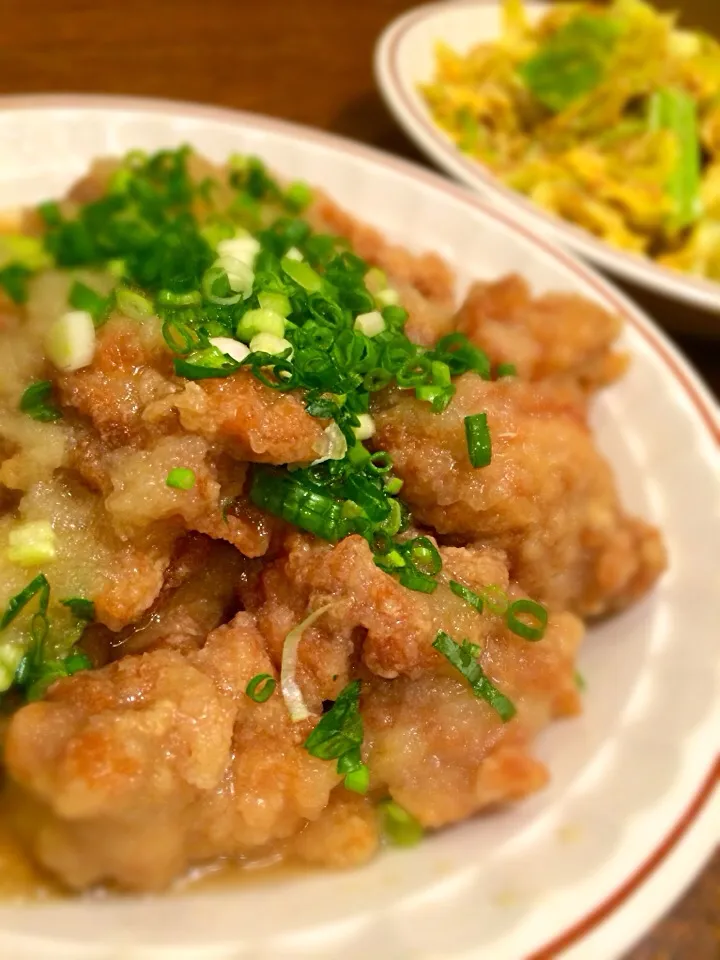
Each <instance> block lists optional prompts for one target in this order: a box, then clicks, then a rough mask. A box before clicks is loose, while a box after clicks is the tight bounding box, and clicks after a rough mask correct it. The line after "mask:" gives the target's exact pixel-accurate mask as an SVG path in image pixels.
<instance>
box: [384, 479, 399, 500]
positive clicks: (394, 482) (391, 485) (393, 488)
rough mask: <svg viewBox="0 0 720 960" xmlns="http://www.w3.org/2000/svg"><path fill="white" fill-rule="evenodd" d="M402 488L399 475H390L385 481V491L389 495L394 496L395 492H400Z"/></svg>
mask: <svg viewBox="0 0 720 960" xmlns="http://www.w3.org/2000/svg"><path fill="white" fill-rule="evenodd" d="M402 488H403V481H402V480H401V479H400V477H390V479H389V480H386V481H385V493H387V495H388V496H389V497H394V496H395V495H396V494H398V493H400V491H401V490H402Z"/></svg>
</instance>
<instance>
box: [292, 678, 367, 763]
mask: <svg viewBox="0 0 720 960" xmlns="http://www.w3.org/2000/svg"><path fill="white" fill-rule="evenodd" d="M362 742H363V721H362V716H361V714H360V681H359V680H353V681H352V682H351V683H349V684H348V685H347V686H346V687H344V688H343V690H341V691H340V693H339V694H338V696H337V700H336V701H335V703H334V704H333V705H332V707H331V708H330V709H329V710H328V712H327V713H325V714H323V716H322V717H321V718H320V719H319V720H318V723H317V726H316V727H315V729H314V730H313V731H312V732H311V733H310V736H309V737H308V738H307V740H306V741H305V749H306V750H307V752H308V753H309V754H311V755H312V756H313V757H318V758H319V759H320V760H337V761H338V765H337V771H338V773H343V772H346V773H347V772H353V771H355V770H358V769H360V768H359V767H358V766H356V763H357V762H358V761H359V751H360V747H361V746H362ZM348 753H349V754H350V758H349V760H348V759H345V756H346V755H347V754H348ZM348 765H350V766H351V767H352V769H351V770H350V771H348V770H347V767H348ZM356 780H357V778H356ZM351 782H356V781H351Z"/></svg>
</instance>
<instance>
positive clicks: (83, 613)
mask: <svg viewBox="0 0 720 960" xmlns="http://www.w3.org/2000/svg"><path fill="white" fill-rule="evenodd" d="M60 603H61V604H62V605H63V606H64V607H67V608H68V610H70V612H71V613H72V614H73V616H75V617H77V618H78V620H87V621H88V623H92V621H93V620H94V619H95V604H94V603H93V601H92V600H87V599H86V598H85V597H68V598H67V599H66V600H61V601H60Z"/></svg>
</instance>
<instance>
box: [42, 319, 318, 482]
mask: <svg viewBox="0 0 720 960" xmlns="http://www.w3.org/2000/svg"><path fill="white" fill-rule="evenodd" d="M58 387H59V391H60V397H61V399H62V402H63V404H64V405H65V406H66V407H71V408H72V409H73V410H74V411H77V413H79V414H82V415H83V416H84V417H86V418H87V419H88V420H89V421H90V422H91V423H92V425H93V427H94V428H95V430H96V431H97V433H98V435H99V437H100V440H101V441H102V442H104V443H105V445H106V446H107V447H109V448H113V447H114V448H117V447H127V446H133V447H135V448H137V447H142V446H147V445H148V443H149V442H150V441H151V440H152V439H153V438H156V437H158V436H162V435H166V434H173V433H177V432H178V420H179V424H180V426H181V427H182V429H183V430H185V431H186V432H188V433H193V434H198V435H199V436H201V437H204V438H206V439H207V440H210V441H212V442H213V443H214V446H215V448H216V449H223V450H226V451H227V452H228V453H229V454H231V455H232V456H233V457H234V458H235V459H236V460H252V461H259V462H262V463H276V464H281V463H295V462H302V463H305V462H307V461H310V460H313V459H314V458H315V457H316V456H317V451H318V445H319V444H320V442H321V440H322V435H323V428H324V426H325V424H324V422H323V421H320V420H317V419H315V418H314V417H311V416H310V415H309V414H308V413H307V412H306V411H305V407H304V405H303V403H302V402H301V400H300V399H299V398H298V397H296V396H295V395H294V394H288V393H282V392H279V391H277V390H272V389H270V387H267V386H265V384H262V383H260V381H259V380H257V379H256V378H255V377H254V376H253V375H252V373H251V372H250V371H249V370H242V371H240V372H239V373H237V374H235V375H233V376H231V377H219V378H217V379H210V380H205V381H203V382H202V383H196V382H194V381H186V380H184V379H183V380H181V379H179V378H174V377H173V375H172V366H171V354H170V352H169V351H168V349H167V348H166V346H165V344H164V341H163V340H162V337H161V336H160V331H159V328H158V324H157V322H156V321H153V320H152V319H148V320H145V321H143V323H142V324H138V323H136V322H131V321H129V320H127V319H125V318H124V317H120V316H114V317H112V318H111V319H110V320H109V321H108V322H107V323H106V324H104V326H103V327H102V329H101V331H100V332H99V334H98V342H97V347H96V350H95V356H94V359H93V362H92V363H91V364H90V365H89V366H87V367H83V368H82V370H77V371H76V372H75V373H70V374H65V375H62V376H60V377H59V378H58Z"/></svg>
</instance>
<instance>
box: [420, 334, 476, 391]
mask: <svg viewBox="0 0 720 960" xmlns="http://www.w3.org/2000/svg"><path fill="white" fill-rule="evenodd" d="M428 356H429V357H430V358H431V360H433V361H438V360H439V361H441V362H442V363H444V364H446V365H447V366H448V368H449V369H450V372H451V374H452V375H453V376H455V377H459V376H460V375H461V374H463V373H467V371H468V370H472V371H474V372H475V373H477V374H478V376H480V377H482V378H483V380H489V379H490V360H489V359H488V357H487V354H485V353H483V351H482V350H480V349H479V347H476V346H475V344H473V343H471V342H470V341H469V340H468V338H467V337H466V336H465V334H464V333H448V334H446V335H445V336H444V337H441V338H440V339H439V340H438V342H437V343H436V345H435V348H434V350H432V351H431V352H430V353H429V354H428Z"/></svg>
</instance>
